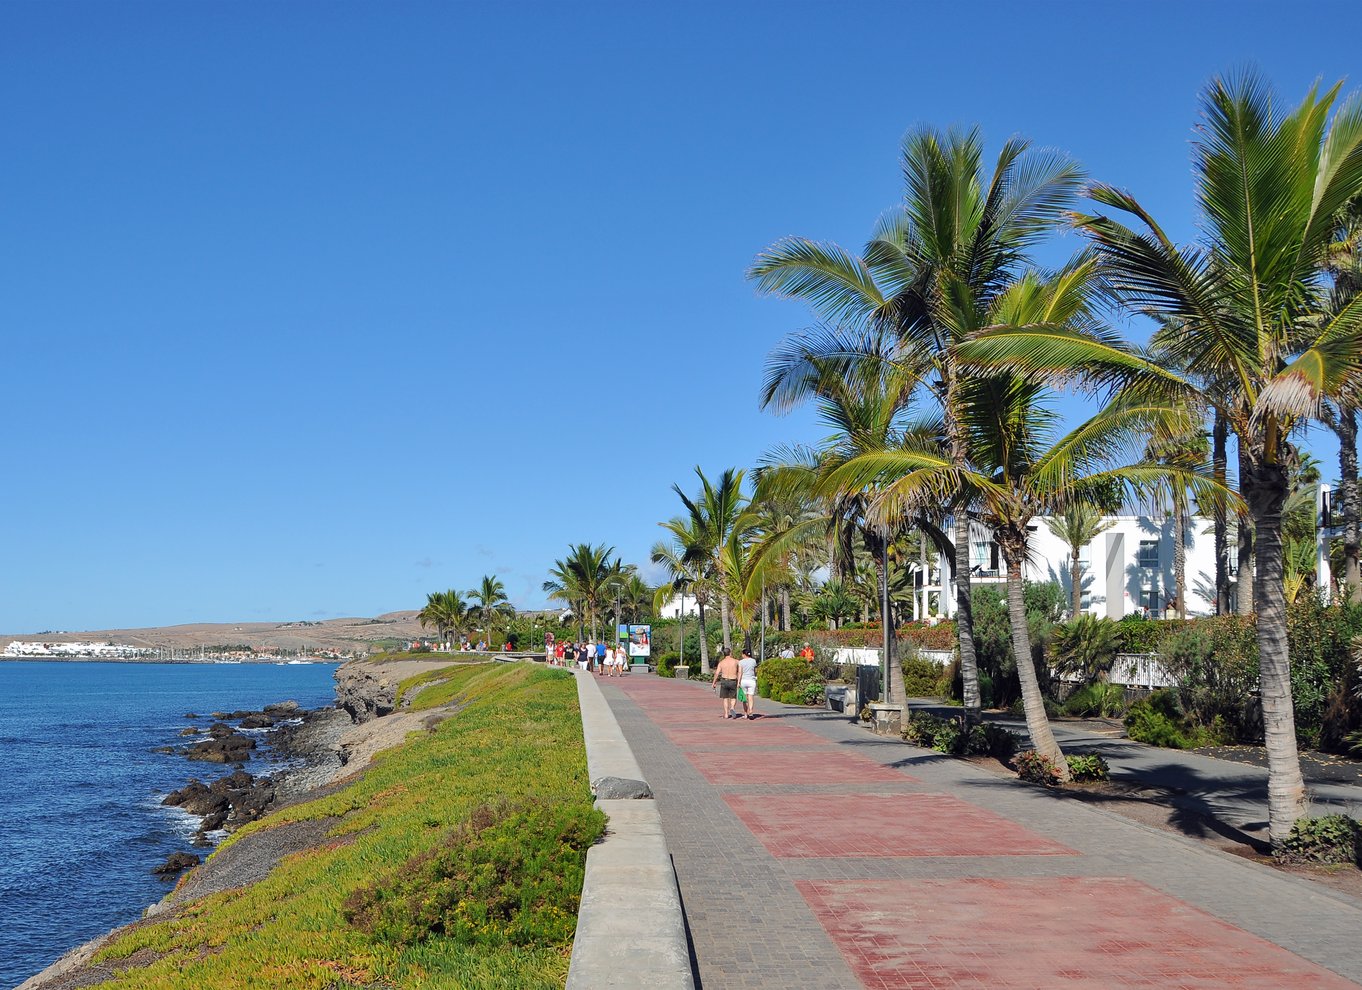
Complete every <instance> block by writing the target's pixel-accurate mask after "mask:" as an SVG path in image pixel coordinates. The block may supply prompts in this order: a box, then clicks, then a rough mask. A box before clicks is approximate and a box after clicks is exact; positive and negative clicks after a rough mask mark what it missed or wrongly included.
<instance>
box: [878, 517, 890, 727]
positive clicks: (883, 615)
mask: <svg viewBox="0 0 1362 990" xmlns="http://www.w3.org/2000/svg"><path fill="white" fill-rule="evenodd" d="M880 539H881V550H880V555H881V557H882V559H883V565H882V566H881V567H880V630H881V632H882V633H883V637H882V638H883V641H884V647H883V650H882V651H881V652H882V653H883V656H882V657H881V658H880V667H881V671H880V700H881V701H884V702H888V701H889V530H888V529H887V528H886V529H884V530H882V531H881V533H880Z"/></svg>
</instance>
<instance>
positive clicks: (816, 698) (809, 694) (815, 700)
mask: <svg viewBox="0 0 1362 990" xmlns="http://www.w3.org/2000/svg"><path fill="white" fill-rule="evenodd" d="M823 701H824V695H823V685H822V684H806V685H804V695H803V698H802V700H801V701H800V704H803V705H821V704H823Z"/></svg>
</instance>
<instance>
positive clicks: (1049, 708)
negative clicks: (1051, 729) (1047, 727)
mask: <svg viewBox="0 0 1362 990" xmlns="http://www.w3.org/2000/svg"><path fill="white" fill-rule="evenodd" d="M1042 700H1043V701H1044V702H1045V717H1046V718H1058V717H1059V716H1060V715H1061V714H1062V710H1061V709H1060V707H1059V703H1058V702H1056V701H1055V700H1054V699H1053V698H1043V699H1042ZM1007 713H1008V714H1009V715H1015V716H1016V717H1017V718H1025V717H1026V705H1025V704H1024V703H1023V702H1022V700H1021V699H1020V698H1018V699H1017V700H1016V701H1014V702H1012V704H1010V705H1008V706H1007Z"/></svg>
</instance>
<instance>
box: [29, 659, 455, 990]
mask: <svg viewBox="0 0 1362 990" xmlns="http://www.w3.org/2000/svg"><path fill="white" fill-rule="evenodd" d="M446 666H449V661H448V659H445V658H440V659H438V660H429V661H427V660H398V661H390V662H387V663H381V662H380V663H374V662H371V661H351V662H350V663H347V664H343V665H342V666H341V667H340V668H339V669H337V671H336V675H335V677H336V704H335V706H334V707H332V708H320V709H315V710H312V711H301V710H299V709H297V707H296V706H294V707H293V708H292V709H288V710H287V711H285V706H283V705H272V706H269V708H267V709H262V710H261V711H260V712H214V713H211V715H209V716H200V715H197V714H194V713H187V717H189V716H192V720H193V721H196V722H198V721H202V720H203V719H205V718H207V719H210V721H209V724H208V725H206V726H191V728H193V729H194V730H195V731H193V732H192V733H188V732H186V733H182V735H183V737H184V738H185V739H186V740H190V739H192V740H194V741H193V742H188V743H186V744H185V745H182V746H180V747H174V746H172V747H167V749H168V750H169V751H170V752H173V753H178V754H180V755H183V756H185V757H186V758H191V759H195V760H198V761H206V762H209V763H220V764H221V765H223V766H224V767H226V768H229V769H230V772H229V773H226V774H224V775H223V776H222V777H220V778H218V779H217V780H214V781H212V782H210V783H205V782H204V781H201V780H191V781H190V783H188V784H186V786H185V787H183V788H181V789H180V790H179V791H176V792H175V793H173V794H171V795H169V796H168V797H167V799H166V800H167V803H169V804H176V803H177V801H178V804H177V806H178V807H181V808H182V809H183V810H186V811H190V812H191V813H200V812H202V811H206V812H207V813H206V814H204V818H203V824H209V823H210V822H215V820H216V818H217V816H219V815H223V816H224V817H222V819H221V821H220V823H217V824H219V826H220V828H221V829H222V830H223V832H222V833H220V834H219V835H218V836H217V837H219V838H220V837H221V834H225V832H226V831H230V830H232V829H235V828H239V827H241V826H242V825H245V824H246V823H248V822H250V821H254V820H255V819H257V818H261V817H264V816H266V815H268V814H269V813H270V812H271V811H273V810H275V809H277V808H281V807H284V806H285V805H289V804H293V803H296V802H300V801H305V800H309V799H312V798H315V797H317V796H319V795H320V794H323V793H325V792H326V789H327V788H328V787H331V786H343V785H344V784H345V783H346V782H348V781H349V780H351V779H352V778H353V777H354V776H355V775H357V774H359V773H362V772H363V771H364V770H365V769H366V768H367V767H368V765H369V763H370V761H371V760H372V759H373V758H374V756H375V755H376V754H378V753H379V752H382V751H383V750H385V749H388V748H391V747H393V746H399V745H401V744H402V743H403V742H404V741H405V740H406V738H407V736H408V734H409V733H411V732H414V731H420V730H428V729H430V728H432V727H433V726H434V725H436V724H438V723H439V722H440V721H442V720H443V719H444V718H448V717H449V716H450V715H452V714H454V713H455V712H457V710H458V707H459V706H458V704H457V703H451V704H449V705H446V706H443V707H442V708H441V709H438V710H434V711H422V712H414V711H411V710H408V709H407V708H406V707H405V705H404V704H402V703H399V702H398V701H397V697H396V696H397V688H398V685H399V684H400V683H401V682H402V681H403V680H405V679H406V678H408V677H412V676H414V675H416V674H421V673H425V672H428V671H431V670H435V669H438V668H441V667H446ZM267 715H268V716H269V717H271V718H273V723H272V724H271V725H270V726H268V727H266V726H263V725H261V726H258V727H256V728H252V727H251V726H244V729H243V725H244V723H245V722H246V721H247V720H248V719H250V720H251V721H252V724H254V723H255V722H256V721H257V719H259V718H261V717H264V716H267ZM219 716H220V717H219ZM229 722H237V723H238V724H237V726H236V727H233V726H232V725H229V724H227V723H229ZM215 726H221V727H220V728H217V733H216V734H214V732H213V729H214V727H215ZM224 730H225V731H224ZM250 733H256V734H257V735H251V734H250ZM238 736H239V737H241V739H238V738H236V737H238ZM242 739H244V740H245V741H242ZM262 740H263V741H264V742H265V744H266V746H267V747H268V750H269V752H270V755H271V757H277V758H279V759H282V760H283V761H285V764H286V765H285V767H284V769H282V770H279V771H278V772H276V773H274V774H272V775H268V776H266V775H261V776H259V777H257V776H254V775H252V774H250V773H249V772H248V771H247V769H246V768H247V767H248V766H249V765H251V764H252V761H253V760H254V759H258V758H259V756H260V753H261V747H260V745H259V743H260V742H261V741H262ZM196 747H201V748H196ZM193 754H197V755H193ZM210 754H211V755H210ZM226 754H232V755H237V754H239V755H240V758H239V759H232V760H230V761H228V760H227V759H226ZM219 757H222V758H221V759H220V758H219ZM186 792H188V793H186ZM171 799H176V800H175V801H172V800H171ZM187 805H188V806H187ZM334 824H335V822H334V819H318V820H310V821H302V822H295V823H291V824H288V825H282V826H276V827H274V828H267V829H264V830H263V831H259V832H256V833H254V834H252V835H248V836H246V837H244V838H243V839H241V840H240V841H237V842H236V843H234V844H233V845H232V846H230V847H229V848H227V849H225V850H223V851H222V852H221V853H216V854H214V855H213V857H212V858H211V859H209V860H208V861H207V862H206V863H203V864H202V865H200V864H199V863H198V859H199V858H198V857H197V856H194V855H193V854H192V853H185V854H177V855H179V856H180V857H181V858H179V859H177V860H176V861H174V862H171V861H167V862H166V863H165V864H162V867H161V868H159V869H164V870H165V871H166V872H165V873H163V874H162V875H164V876H166V877H167V878H169V879H174V878H176V877H178V876H180V874H182V873H185V871H186V870H188V873H187V875H185V876H184V877H182V878H181V879H180V881H179V883H178V884H177V885H176V887H175V889H174V890H173V891H171V892H169V893H168V894H167V895H166V896H165V897H164V898H163V899H161V900H160V901H158V902H157V903H155V904H152V905H151V906H150V907H148V908H147V909H146V911H145V913H144V918H147V919H150V918H156V917H159V916H162V915H164V914H166V913H167V912H173V911H177V910H179V909H180V908H181V907H182V906H184V905H185V904H187V903H189V902H192V901H194V900H196V899H198V898H200V897H203V896H206V895H208V894H211V893H215V892H218V891H222V890H230V889H233V888H238V887H243V886H247V885H250V884H252V883H256V882H258V881H260V880H262V879H264V878H265V877H266V876H268V875H269V873H270V871H271V870H272V869H273V868H274V867H275V866H276V865H277V864H278V863H279V861H280V859H281V858H282V857H284V856H286V855H289V854H291V853H296V852H300V851H303V850H306V849H309V848H315V847H317V846H320V845H322V844H323V843H326V842H328V841H332V840H329V839H328V837H327V833H328V831H329V829H330V828H331V827H332V826H333V825H334ZM210 831H214V830H213V829H203V828H200V832H202V833H203V834H204V837H205V839H207V840H208V844H209V845H215V844H216V843H215V842H214V841H212V840H213V837H210V836H208V835H207V833H208V832H210ZM137 924H139V922H134V923H133V926H135V925H137ZM127 927H132V926H127ZM127 927H125V928H123V929H117V930H115V931H114V932H110V933H108V934H106V935H103V936H101V937H99V938H96V939H93V940H92V941H90V942H87V943H85V944H84V945H81V946H78V947H76V948H74V949H72V950H71V951H70V952H68V953H67V954H66V955H64V956H63V957H62V958H61V959H59V960H57V961H56V962H55V963H53V964H52V965H51V966H49V967H48V968H47V969H45V970H43V971H42V972H41V973H38V974H36V975H35V976H32V977H30V978H29V979H28V980H25V981H24V982H23V983H21V984H20V985H19V987H18V988H17V990H77V988H79V987H83V986H87V985H89V984H90V983H94V982H99V981H100V980H103V979H108V978H110V977H112V976H114V975H115V974H116V972H117V971H118V970H119V968H120V967H119V965H117V964H108V963H99V962H96V961H95V960H94V956H95V954H96V953H97V952H98V950H99V948H100V946H102V945H103V944H104V943H105V942H107V941H108V940H109V939H110V938H112V937H114V936H116V935H117V934H118V933H119V932H122V931H126V930H127Z"/></svg>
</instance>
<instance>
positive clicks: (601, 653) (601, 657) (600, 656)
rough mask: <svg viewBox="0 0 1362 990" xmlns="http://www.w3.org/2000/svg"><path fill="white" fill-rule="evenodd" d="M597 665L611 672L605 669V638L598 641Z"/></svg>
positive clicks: (606, 671)
mask: <svg viewBox="0 0 1362 990" xmlns="http://www.w3.org/2000/svg"><path fill="white" fill-rule="evenodd" d="M596 666H598V667H600V668H601V670H602V671H604V672H605V673H607V674H608V673H610V671H608V670H606V669H605V641H604V640H601V641H599V642H597V643H596Z"/></svg>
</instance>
